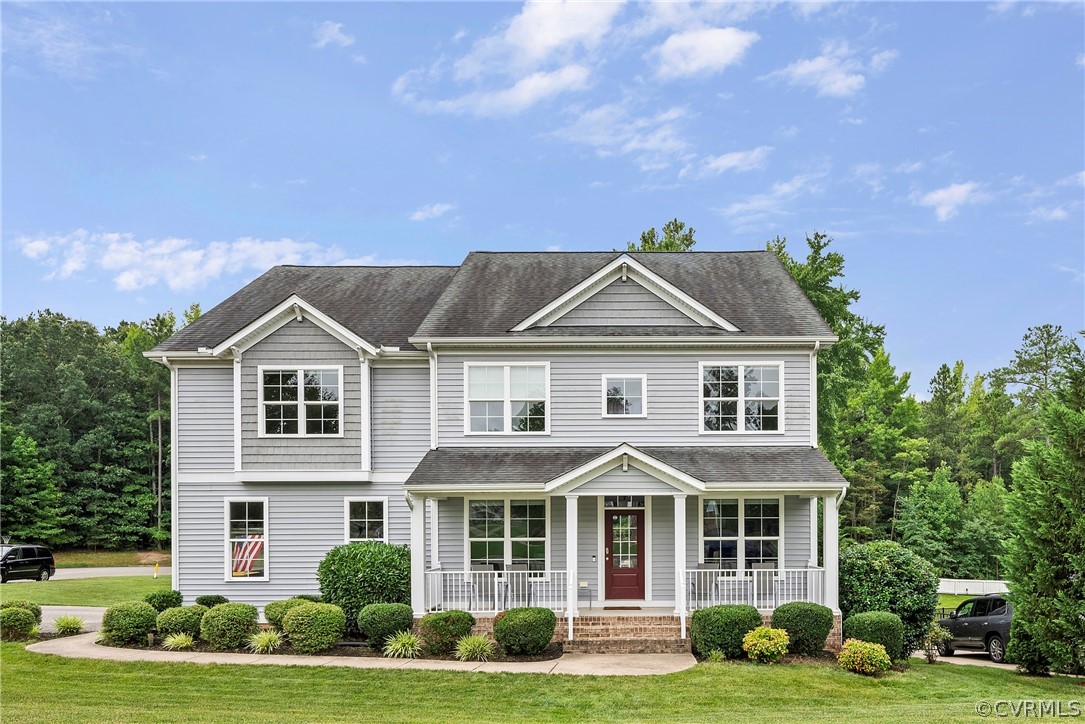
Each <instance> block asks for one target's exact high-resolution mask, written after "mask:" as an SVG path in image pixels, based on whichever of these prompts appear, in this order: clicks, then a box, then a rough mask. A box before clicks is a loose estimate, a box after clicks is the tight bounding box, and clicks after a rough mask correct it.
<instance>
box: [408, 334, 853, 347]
mask: <svg viewBox="0 0 1085 724" xmlns="http://www.w3.org/2000/svg"><path fill="white" fill-rule="evenodd" d="M839 339H840V338H839V337H835V336H828V337H816V336H813V337H808V336H801V337H703V336H697V337H681V336H674V337H662V336H660V337H593V336H583V337H529V336H524V337H513V336H494V337H410V338H408V341H409V342H410V343H411V344H413V345H415V346H416V347H426V348H429V347H430V346H431V345H437V344H439V345H443V346H446V347H449V346H459V347H474V346H480V347H567V346H574V347H575V346H584V345H588V344H592V345H600V344H601V345H607V346H619V347H638V346H640V347H652V346H670V345H674V344H683V345H689V346H697V347H743V346H779V347H785V346H786V347H796V346H802V347H811V348H813V347H814V346H815V345H816V346H817V347H819V348H820V347H828V346H831V345H832V344H834V343H836V342H838V341H839Z"/></svg>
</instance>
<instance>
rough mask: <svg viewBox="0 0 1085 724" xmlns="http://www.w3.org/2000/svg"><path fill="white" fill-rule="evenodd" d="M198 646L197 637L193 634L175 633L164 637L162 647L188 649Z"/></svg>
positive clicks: (178, 649)
mask: <svg viewBox="0 0 1085 724" xmlns="http://www.w3.org/2000/svg"><path fill="white" fill-rule="evenodd" d="M195 646H196V638H195V637H194V636H192V634H186V633H175V634H170V635H169V636H167V637H166V638H164V639H162V648H164V649H166V650H167V651H188V650H189V649H191V648H194V647H195Z"/></svg>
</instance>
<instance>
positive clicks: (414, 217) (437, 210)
mask: <svg viewBox="0 0 1085 724" xmlns="http://www.w3.org/2000/svg"><path fill="white" fill-rule="evenodd" d="M455 208H456V204H427V205H426V206H423V207H421V208H418V209H416V210H415V211H413V212H412V213H411V215H410V217H409V218H410V220H411V221H429V220H430V219H437V218H440V217H441V216H444V215H445V214H447V213H448V212H449V211H452V210H453V209H455Z"/></svg>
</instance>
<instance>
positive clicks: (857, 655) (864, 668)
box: [836, 639, 893, 676]
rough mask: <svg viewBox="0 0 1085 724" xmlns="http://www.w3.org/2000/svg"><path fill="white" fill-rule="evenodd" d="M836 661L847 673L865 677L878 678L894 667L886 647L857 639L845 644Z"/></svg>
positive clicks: (849, 640)
mask: <svg viewBox="0 0 1085 724" xmlns="http://www.w3.org/2000/svg"><path fill="white" fill-rule="evenodd" d="M836 661H837V663H839V664H840V668H842V669H844V670H845V671H853V672H855V673H856V674H864V675H865V676H877V675H878V674H882V673H884V672H886V671H889V667H890V666H892V665H893V664H892V662H891V661H890V660H889V654H887V653H886V652H885V647H884V646H882V645H881V644H875V643H870V642H868V641H859V640H857V639H848V640H847V641H845V642H844V646H843V648H841V649H840V654H839V655H837V657H836Z"/></svg>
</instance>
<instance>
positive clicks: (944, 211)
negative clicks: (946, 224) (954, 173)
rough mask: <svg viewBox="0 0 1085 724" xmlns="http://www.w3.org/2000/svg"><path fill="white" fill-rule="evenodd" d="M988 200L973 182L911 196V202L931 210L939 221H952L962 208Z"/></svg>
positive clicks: (988, 197) (987, 195) (987, 196)
mask: <svg viewBox="0 0 1085 724" xmlns="http://www.w3.org/2000/svg"><path fill="white" fill-rule="evenodd" d="M988 199H990V195H989V194H987V193H985V192H984V191H983V190H982V187H981V186H980V184H978V183H976V182H975V181H968V182H966V183H959V184H951V185H949V186H946V187H945V188H941V189H935V190H934V191H929V192H927V193H925V194H918V193H916V194H912V202H913V203H915V204H918V205H920V206H929V207H931V208H933V209H934V215H935V216H937V217H938V220H939V221H948V220H949V219H952V218H953V217H954V216H956V215H957V212H958V210H960V208H961V207H962V206H968V205H970V204H978V203H982V202H984V201H987V200H988Z"/></svg>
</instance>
